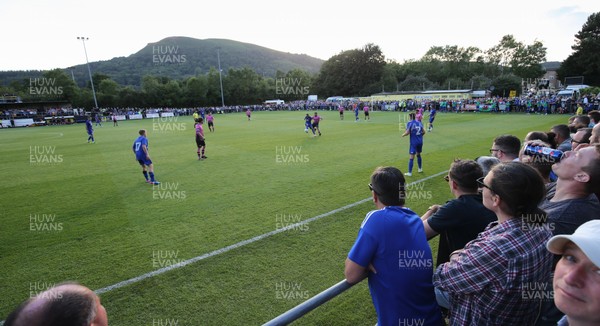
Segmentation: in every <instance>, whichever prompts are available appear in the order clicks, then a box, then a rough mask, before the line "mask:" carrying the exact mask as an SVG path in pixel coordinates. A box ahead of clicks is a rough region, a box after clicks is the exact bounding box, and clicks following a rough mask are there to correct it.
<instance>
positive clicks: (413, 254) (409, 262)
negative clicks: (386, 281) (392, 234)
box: [398, 250, 433, 269]
mask: <svg viewBox="0 0 600 326" xmlns="http://www.w3.org/2000/svg"><path fill="white" fill-rule="evenodd" d="M398 268H400V269H432V268H433V259H431V257H429V255H426V252H425V251H424V250H399V251H398Z"/></svg>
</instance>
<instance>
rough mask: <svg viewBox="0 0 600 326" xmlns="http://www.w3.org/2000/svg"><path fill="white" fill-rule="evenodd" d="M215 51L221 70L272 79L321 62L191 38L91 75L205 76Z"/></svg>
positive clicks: (105, 65) (135, 79)
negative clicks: (247, 70) (279, 73)
mask: <svg viewBox="0 0 600 326" xmlns="http://www.w3.org/2000/svg"><path fill="white" fill-rule="evenodd" d="M217 49H219V54H220V59H221V69H223V71H224V72H225V73H227V70H228V69H229V68H236V69H240V68H243V67H249V68H250V69H252V70H254V71H256V72H257V73H258V74H261V75H264V76H271V77H274V76H275V73H276V72H277V70H280V71H283V72H287V71H289V70H292V69H295V68H298V69H302V70H305V71H308V72H310V73H317V72H318V71H319V69H320V68H321V64H322V63H323V60H321V59H317V58H314V57H310V56H308V55H306V54H292V53H286V52H281V51H276V50H272V49H268V48H265V47H262V46H258V45H254V44H249V43H243V42H238V41H232V40H225V39H205V40H199V39H194V38H190V37H168V38H165V39H163V40H160V41H158V42H156V43H149V44H148V45H146V46H145V47H144V48H143V49H141V50H140V51H138V52H136V53H134V54H132V55H130V56H128V57H117V58H113V59H110V60H106V61H97V62H90V66H91V69H92V72H93V73H99V74H105V75H108V76H110V77H111V78H112V79H113V80H114V81H116V82H117V83H119V84H121V85H133V86H139V85H140V83H141V79H142V77H143V76H144V75H148V74H150V75H157V76H166V77H169V78H173V79H181V78H185V77H189V76H194V75H197V74H204V73H206V72H208V71H209V70H210V68H211V67H214V68H217V67H218V61H217ZM65 69H66V70H67V71H68V73H69V75H70V72H71V71H72V72H73V76H74V77H75V80H76V82H77V83H78V84H79V85H80V86H84V85H85V83H86V82H87V81H88V80H89V77H88V72H87V67H86V66H85V64H82V65H77V66H73V67H68V68H65ZM41 74H42V71H4V72H3V71H0V83H2V84H4V85H8V84H9V83H10V82H12V81H14V80H22V79H28V78H35V77H39V76H41Z"/></svg>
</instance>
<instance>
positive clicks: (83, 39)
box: [77, 36, 98, 108]
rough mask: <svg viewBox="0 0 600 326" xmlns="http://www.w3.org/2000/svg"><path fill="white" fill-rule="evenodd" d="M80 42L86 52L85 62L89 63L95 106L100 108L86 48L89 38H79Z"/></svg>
mask: <svg viewBox="0 0 600 326" xmlns="http://www.w3.org/2000/svg"><path fill="white" fill-rule="evenodd" d="M77 39H78V40H81V42H82V43H83V52H85V62H86V63H87V68H88V74H89V75H90V83H91V84H92V94H93V95H94V104H95V105H96V108H98V100H96V90H95V89H94V80H93V79H92V69H90V62H89V61H88V55H87V49H86V48H85V41H86V40H89V38H88V37H84V36H77Z"/></svg>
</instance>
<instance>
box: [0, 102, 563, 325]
mask: <svg viewBox="0 0 600 326" xmlns="http://www.w3.org/2000/svg"><path fill="white" fill-rule="evenodd" d="M305 113H306V112H254V113H253V115H252V121H247V119H246V116H245V114H243V113H239V114H227V115H216V117H215V127H216V132H215V133H209V132H208V130H206V141H207V151H206V156H208V159H206V160H203V161H198V160H197V157H196V145H195V142H194V130H193V123H192V118H191V117H177V118H171V119H168V118H163V119H154V120H152V119H147V120H143V121H124V122H121V123H120V125H119V126H118V127H113V126H112V123H105V124H103V127H101V128H100V127H95V130H96V132H95V136H96V143H95V144H88V143H86V139H87V135H86V132H85V126H84V125H83V124H78V125H70V126H52V127H36V128H21V129H7V130H0V180H1V181H2V182H1V183H0V189H1V194H2V197H1V198H2V209H1V210H0V219H1V221H2V223H1V225H0V288H1V289H2V295H1V296H0V318H1V319H4V318H6V316H7V314H8V313H9V312H10V311H11V310H12V309H13V308H14V307H16V306H17V304H18V303H20V302H21V301H23V300H25V299H27V298H28V297H30V296H32V295H35V294H36V293H37V292H40V291H42V290H44V289H45V288H47V287H48V286H51V285H53V284H56V283H59V282H63V281H67V280H72V281H78V282H80V283H82V284H84V285H86V286H88V287H90V288H91V289H93V290H97V289H101V288H105V287H107V286H110V285H113V284H116V283H119V282H121V281H125V280H128V279H131V278H134V277H137V276H139V275H143V274H145V273H149V272H152V271H154V270H158V269H160V268H161V267H165V266H169V265H172V264H174V263H177V262H181V261H185V260H187V259H190V258H193V257H197V256H201V255H203V254H206V253H209V252H212V251H214V250H217V249H220V248H224V247H227V246H229V245H232V244H235V243H238V242H240V241H244V240H247V239H251V238H253V237H256V236H259V235H261V234H265V233H268V232H270V231H273V230H276V229H280V228H282V227H283V226H286V225H290V224H293V223H295V222H299V221H302V220H306V219H308V218H311V217H314V216H318V215H320V214H324V213H327V212H331V211H333V210H335V209H338V208H340V207H343V206H346V205H349V204H352V203H356V202H358V201H361V200H363V199H366V198H368V197H369V196H370V192H369V189H368V187H367V184H368V182H369V176H370V174H371V172H372V171H373V169H374V168H375V167H377V166H385V165H393V166H396V167H398V168H400V169H401V170H402V171H403V172H405V171H406V169H407V163H408V153H407V152H408V142H409V139H408V137H405V138H401V137H400V135H401V133H402V132H403V127H404V124H405V123H406V122H407V120H406V114H405V113H400V114H399V113H397V112H373V113H372V114H371V120H370V121H369V122H365V121H364V120H363V119H362V114H361V120H360V122H354V119H353V118H354V117H353V116H352V114H351V113H350V112H348V113H346V119H345V120H343V121H340V119H339V116H338V113H337V112H335V111H326V112H320V114H321V115H322V116H323V117H324V120H323V121H322V122H321V129H322V132H323V136H321V137H311V135H309V134H306V133H304V121H303V117H304V115H305ZM309 113H312V112H309ZM311 115H312V114H311ZM426 119H427V117H425V120H426ZM425 120H424V121H425ZM566 120H567V117H566V116H558V115H553V116H540V115H524V114H506V115H492V114H474V113H465V114H451V113H440V114H438V117H437V119H436V125H435V129H434V132H432V133H428V134H426V135H425V144H424V149H423V150H424V152H423V160H424V170H425V171H424V173H422V174H419V173H416V167H415V171H413V177H410V178H408V181H411V182H412V181H418V180H420V179H424V178H427V177H428V176H432V175H435V174H438V173H440V172H443V171H446V170H447V169H448V167H449V164H450V162H451V161H452V159H454V158H457V157H460V158H475V157H476V156H480V155H489V152H488V149H489V148H490V146H491V143H492V140H493V138H494V137H495V136H497V135H499V134H503V133H509V134H513V135H516V136H518V137H519V138H521V139H522V138H523V137H524V136H525V134H526V133H527V132H528V131H531V130H549V128H550V127H551V126H552V125H555V124H559V123H565V122H566ZM142 128H144V129H147V130H148V139H149V142H150V146H149V149H150V154H151V157H152V160H153V161H154V164H155V171H156V177H157V180H159V181H161V182H162V184H161V185H160V186H152V185H149V184H146V183H145V182H144V178H143V176H142V173H141V170H140V168H139V165H138V164H137V162H136V161H135V159H134V155H133V153H132V151H131V146H132V143H133V140H134V139H135V138H136V137H137V131H138V130H139V129H142ZM206 129H208V128H206ZM408 189H409V191H411V190H412V191H413V194H416V195H413V196H412V197H411V195H410V194H409V198H410V200H409V201H408V203H407V206H408V207H410V208H412V209H413V210H415V211H416V212H417V213H418V214H423V213H424V211H425V210H426V208H427V207H428V206H429V205H431V204H433V203H439V204H441V203H444V202H445V201H446V200H448V199H450V197H451V194H450V192H449V190H448V188H447V185H446V183H445V182H444V180H443V179H442V176H441V175H440V176H436V177H433V178H430V179H428V180H426V181H424V182H422V183H418V184H415V185H413V186H410V187H409V188H408ZM371 209H373V204H372V203H371V202H369V201H367V202H364V203H362V204H359V205H356V206H354V207H351V208H348V209H345V210H342V211H339V212H337V213H334V214H331V215H328V216H325V217H323V218H321V219H318V220H316V221H314V222H311V223H309V224H306V225H303V226H301V227H297V228H294V229H291V230H288V231H285V232H281V233H278V234H275V235H273V236H270V237H267V238H264V239H262V240H259V241H256V242H253V243H250V244H248V245H245V246H242V247H240V248H236V249H233V250H230V251H228V252H225V253H223V254H219V255H215V256H213V257H210V258H207V259H203V260H201V261H198V262H195V263H193V264H190V265H187V266H185V267H182V268H178V269H174V270H172V271H169V272H166V273H163V274H160V275H157V276H154V277H150V278H147V279H144V280H141V281H139V282H135V283H133V284H130V285H127V286H124V287H121V288H118V289H115V290H111V291H108V292H106V293H103V294H102V295H101V298H102V301H103V304H104V306H105V307H106V309H107V311H108V316H109V322H110V324H111V325H158V324H159V323H162V324H163V325H165V324H166V323H167V322H175V321H177V322H178V324H179V325H258V324H262V323H264V322H266V321H268V320H270V319H272V318H274V317H276V316H277V315H279V314H281V313H283V312H285V311H286V310H288V309H290V308H292V307H294V306H296V305H297V304H299V303H301V302H303V301H304V300H305V299H306V298H308V297H312V296H314V295H316V294H318V293H319V292H321V291H323V290H324V289H326V288H328V287H330V286H331V285H333V284H335V283H337V282H338V281H340V280H342V279H343V278H344V275H343V269H344V260H345V257H346V254H347V253H348V250H349V249H350V247H351V246H352V243H353V241H354V239H355V237H356V234H357V231H358V228H359V226H360V223H361V221H362V220H363V218H364V215H365V214H366V213H367V212H368V211H369V210H371ZM431 244H432V247H433V248H434V257H435V255H436V253H435V248H436V247H437V242H436V240H434V241H432V243H431ZM407 295H410V294H407ZM375 322H376V316H375V312H374V309H373V307H372V304H371V300H370V296H369V293H368V288H367V284H366V282H362V283H361V284H359V285H357V286H355V287H353V288H352V289H350V290H348V291H347V292H345V293H343V294H342V295H340V296H338V297H337V298H335V299H333V300H332V301H330V302H328V303H327V304H325V305H323V306H321V307H320V308H318V309H317V310H315V311H313V312H311V313H309V314H308V315H307V316H305V317H303V318H302V319H300V320H299V321H298V322H296V324H299V325H373V324H374V323H375Z"/></svg>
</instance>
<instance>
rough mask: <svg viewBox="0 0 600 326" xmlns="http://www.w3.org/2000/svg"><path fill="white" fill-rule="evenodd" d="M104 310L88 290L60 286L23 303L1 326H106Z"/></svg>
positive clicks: (95, 296)
mask: <svg viewBox="0 0 600 326" xmlns="http://www.w3.org/2000/svg"><path fill="white" fill-rule="evenodd" d="M107 325H108V318H107V316H106V309H104V306H102V304H101V303H100V298H99V297H98V296H97V295H96V294H95V293H94V292H93V291H92V290H90V289H88V288H86V287H85V286H82V285H79V284H77V283H62V284H59V285H57V286H55V287H52V288H50V289H48V290H46V291H44V292H42V293H40V294H38V295H37V296H35V297H34V298H31V299H29V300H27V301H25V302H23V303H22V304H21V305H20V306H19V307H17V308H16V309H15V310H14V311H13V312H12V313H11V314H10V315H9V316H8V318H7V319H6V321H5V322H4V326H107Z"/></svg>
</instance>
